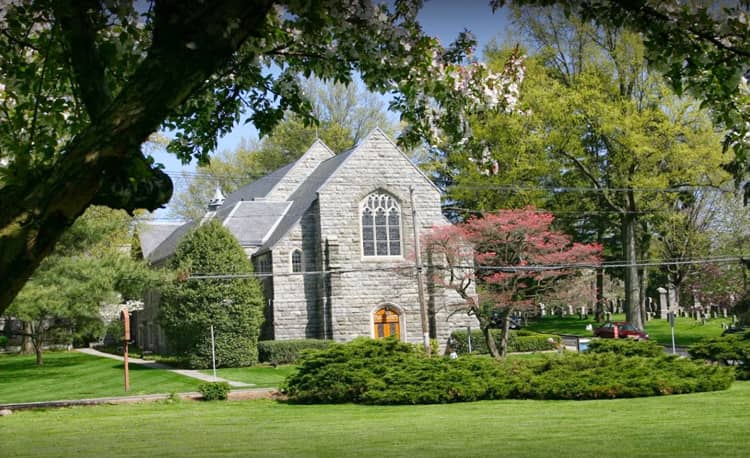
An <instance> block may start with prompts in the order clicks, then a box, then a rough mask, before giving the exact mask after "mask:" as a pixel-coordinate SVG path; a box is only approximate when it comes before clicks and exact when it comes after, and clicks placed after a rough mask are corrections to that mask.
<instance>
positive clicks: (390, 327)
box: [373, 307, 401, 339]
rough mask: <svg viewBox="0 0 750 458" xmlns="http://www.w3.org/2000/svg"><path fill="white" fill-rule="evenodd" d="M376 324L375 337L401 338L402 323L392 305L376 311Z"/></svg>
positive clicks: (374, 321)
mask: <svg viewBox="0 0 750 458" xmlns="http://www.w3.org/2000/svg"><path fill="white" fill-rule="evenodd" d="M373 323H374V326H375V333H374V334H375V338H377V339H382V338H384V337H390V336H396V338H397V339H400V338H401V324H400V319H399V315H398V312H397V311H395V310H394V309H392V308H390V307H383V308H381V309H378V310H377V311H376V312H375V318H374V320H373Z"/></svg>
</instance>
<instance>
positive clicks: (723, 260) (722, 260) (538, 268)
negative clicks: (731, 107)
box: [188, 256, 750, 280]
mask: <svg viewBox="0 0 750 458" xmlns="http://www.w3.org/2000/svg"><path fill="white" fill-rule="evenodd" d="M747 259H750V256H725V257H713V258H699V259H683V260H679V259H675V260H655V261H640V262H635V263H627V262H624V261H610V262H608V263H601V264H592V263H568V264H538V265H525V266H518V265H494V266H487V265H483V266H471V265H468V264H467V265H463V266H454V267H453V269H454V270H467V271H482V270H492V271H501V272H545V271H555V270H571V269H577V270H591V269H597V268H603V269H605V270H606V269H617V268H625V267H664V266H677V265H703V264H733V263H738V264H739V263H742V262H743V261H745V260H747ZM430 269H434V270H443V271H449V270H451V267H449V266H444V265H431V266H427V270H430ZM373 272H392V273H393V272H396V273H402V274H414V272H416V268H415V267H414V266H412V265H403V266H391V267H373V268H357V269H331V270H314V271H305V272H278V273H273V272H251V273H240V274H227V273H211V274H206V273H197V274H192V275H190V276H189V277H188V280H232V279H243V278H261V279H263V278H275V277H304V276H321V275H341V274H352V273H373Z"/></svg>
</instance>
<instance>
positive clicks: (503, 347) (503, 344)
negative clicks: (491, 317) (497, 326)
mask: <svg viewBox="0 0 750 458" xmlns="http://www.w3.org/2000/svg"><path fill="white" fill-rule="evenodd" d="M509 333H510V310H509V311H507V312H506V313H505V314H504V316H503V338H502V339H500V357H501V358H505V357H506V356H508V337H509Z"/></svg>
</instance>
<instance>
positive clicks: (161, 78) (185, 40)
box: [0, 0, 271, 313]
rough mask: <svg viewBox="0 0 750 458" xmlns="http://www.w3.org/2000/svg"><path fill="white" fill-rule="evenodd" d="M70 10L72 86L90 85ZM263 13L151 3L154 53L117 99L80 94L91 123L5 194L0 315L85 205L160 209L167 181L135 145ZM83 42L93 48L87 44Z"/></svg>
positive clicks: (266, 6) (259, 3) (258, 8)
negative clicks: (59, 153) (75, 82)
mask: <svg viewBox="0 0 750 458" xmlns="http://www.w3.org/2000/svg"><path fill="white" fill-rule="evenodd" d="M61 5H62V3H61ZM71 5H72V6H71ZM74 7H75V2H70V3H68V4H64V5H63V8H62V9H61V10H60V12H59V13H58V11H56V14H59V15H60V18H59V19H61V25H62V26H63V28H64V29H65V31H66V35H67V36H68V37H69V41H70V43H69V44H70V47H71V53H72V55H71V63H72V64H73V66H74V67H75V72H74V73H75V74H76V75H79V76H80V78H82V80H80V81H78V83H79V86H86V87H89V86H91V87H94V86H96V83H97V82H96V81H89V80H88V79H87V78H89V79H91V78H93V79H96V78H97V72H96V71H95V70H96V69H93V68H88V67H87V65H86V59H80V58H79V57H80V56H78V54H80V53H86V52H88V51H89V49H88V48H89V47H87V46H86V44H87V43H86V42H85V38H86V37H85V33H80V32H81V30H80V27H81V24H80V23H76V22H75V17H76V16H75V14H71V15H66V14H67V13H69V12H70V11H69V10H67V9H66V8H74ZM270 7H271V1H270V0H255V1H246V0H223V1H215V2H212V4H211V6H210V8H208V7H207V9H206V10H205V11H201V12H200V13H195V12H193V11H182V10H184V9H185V8H187V6H185V5H183V4H181V3H179V2H157V3H156V9H157V11H156V14H157V17H156V21H155V23H156V25H155V27H156V29H155V30H154V39H153V44H152V46H151V49H150V50H149V53H148V55H147V56H146V57H145V58H144V59H143V61H142V62H141V63H140V64H139V66H138V68H137V69H136V70H135V72H134V73H133V74H132V76H131V77H130V79H129V80H128V82H127V83H126V84H125V85H124V86H123V88H122V89H121V91H120V93H119V94H118V95H117V97H116V98H114V99H111V100H89V99H88V98H91V97H104V98H106V94H98V93H96V91H84V92H82V93H81V94H80V95H81V96H82V97H87V100H85V101H84V102H85V104H86V106H87V108H88V109H89V110H96V111H100V112H94V113H91V112H89V118H91V119H92V123H91V124H90V125H89V126H88V127H86V128H83V129H82V130H81V131H80V133H79V134H78V135H76V136H75V138H73V139H72V140H71V142H70V143H69V144H68V145H66V147H65V148H64V150H65V154H64V155H63V156H61V158H60V159H59V160H57V161H56V162H55V163H53V164H51V166H50V167H49V168H48V169H46V170H35V171H34V172H35V177H36V178H35V177H31V178H30V179H29V180H27V181H26V182H24V183H21V184H20V185H18V186H13V187H9V186H5V187H2V191H3V192H2V193H1V194H0V208H2V209H3V211H2V214H0V253H3V256H2V257H0V313H2V312H3V311H4V310H5V309H6V308H7V307H8V306H9V305H10V303H11V302H12V301H13V299H14V298H15V297H16V295H17V294H18V292H19V291H20V290H21V288H22V287H23V285H24V284H25V283H26V281H27V280H28V278H29V277H30V276H31V274H32V273H33V272H34V270H35V269H36V268H37V267H38V266H39V263H41V261H42V260H43V259H44V258H45V257H46V256H47V255H48V254H49V253H50V252H51V251H52V249H53V247H54V245H55V243H56V242H57V240H58V239H59V238H60V236H61V235H62V233H63V232H64V231H65V229H67V228H68V227H69V226H70V225H71V224H73V222H74V221H75V220H76V219H77V218H78V217H79V216H80V215H81V214H82V213H83V212H84V211H85V210H86V208H88V207H89V206H90V205H92V204H96V203H98V204H103V205H108V206H110V207H112V208H123V209H127V210H130V211H132V210H134V209H136V208H148V209H155V208H158V207H159V206H161V205H162V204H164V203H166V202H167V200H168V199H169V197H170V196H171V191H172V190H171V182H170V181H169V180H168V177H166V175H165V174H164V173H163V172H161V171H159V170H158V169H155V168H152V167H151V166H150V165H149V164H148V163H147V162H146V160H145V158H144V157H143V155H142V153H141V152H140V145H141V144H142V143H143V142H144V141H145V140H146V139H147V138H148V136H149V135H150V134H151V133H153V132H155V131H156V130H157V129H158V128H159V126H160V125H161V123H162V122H163V121H164V119H165V118H166V117H167V116H168V115H170V114H172V113H175V111H176V110H177V109H178V107H179V106H180V105H181V104H182V103H183V102H185V100H187V99H188V98H189V97H190V96H191V95H192V94H193V93H194V92H195V91H196V90H198V89H199V88H201V87H202V86H203V85H204V84H205V81H206V80H208V79H209V78H210V76H211V75H212V74H213V73H215V72H216V70H217V69H219V68H221V67H223V66H224V65H226V63H227V62H228V61H229V59H230V57H231V56H232V54H233V53H234V52H235V51H236V50H237V49H238V48H239V47H240V46H241V45H242V44H243V43H244V42H245V41H246V40H247V38H248V37H249V36H251V35H253V34H255V33H257V31H258V30H261V29H262V27H264V26H265V22H266V15H267V14H268V11H269V10H270ZM170 8H172V9H175V11H172V10H170ZM84 13H85V12H84ZM180 13H184V14H180ZM188 13H190V14H188ZM194 13H195V14H194ZM84 32H85V30H84ZM196 43H198V44H199V46H195V45H196ZM88 44H90V45H91V46H90V47H91V48H92V49H93V47H94V44H93V43H88ZM92 107H98V108H92ZM165 180H166V183H168V184H169V187H168V189H167V188H166V187H165ZM112 183H115V186H113V185H112Z"/></svg>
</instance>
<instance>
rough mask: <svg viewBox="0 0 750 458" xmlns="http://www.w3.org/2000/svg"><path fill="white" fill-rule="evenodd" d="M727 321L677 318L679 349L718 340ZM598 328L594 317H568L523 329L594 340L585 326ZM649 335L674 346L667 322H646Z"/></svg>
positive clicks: (531, 323)
mask: <svg viewBox="0 0 750 458" xmlns="http://www.w3.org/2000/svg"><path fill="white" fill-rule="evenodd" d="M613 319H614V320H615V321H625V315H615V316H614V318H613ZM730 322H731V321H730V320H728V319H720V318H716V319H713V320H708V321H706V324H703V323H701V322H700V321H697V320H694V319H692V318H681V317H678V318H677V319H676V320H675V332H674V334H675V343H676V344H677V345H680V346H689V345H692V344H694V343H696V342H697V341H699V340H701V339H703V338H705V337H716V336H719V335H721V332H722V331H723V329H722V328H721V325H722V323H724V324H729V323H730ZM588 324H591V325H592V326H593V327H596V321H594V319H593V317H592V318H589V319H580V318H579V317H577V316H566V317H549V316H548V317H544V318H540V319H537V320H534V321H529V324H528V326H526V327H524V329H528V330H530V331H535V332H543V333H549V334H568V335H574V336H581V337H591V335H592V334H591V332H590V331H587V330H586V325H588ZM646 332H647V333H648V335H649V337H650V339H651V340H653V341H655V342H658V343H660V344H662V345H671V344H672V331H671V328H670V326H669V322H668V321H667V320H660V319H652V320H649V322H648V323H646Z"/></svg>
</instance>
